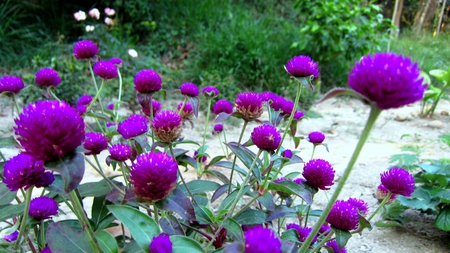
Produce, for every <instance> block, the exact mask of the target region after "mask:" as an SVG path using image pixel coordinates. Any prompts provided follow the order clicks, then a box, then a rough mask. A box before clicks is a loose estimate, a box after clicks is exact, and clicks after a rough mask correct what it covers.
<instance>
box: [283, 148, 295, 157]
mask: <svg viewBox="0 0 450 253" xmlns="http://www.w3.org/2000/svg"><path fill="white" fill-rule="evenodd" d="M281 155H282V156H283V157H284V158H289V159H291V158H292V155H293V154H292V150H290V149H286V150H284V151H283V153H281Z"/></svg>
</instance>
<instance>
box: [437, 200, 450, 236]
mask: <svg viewBox="0 0 450 253" xmlns="http://www.w3.org/2000/svg"><path fill="white" fill-rule="evenodd" d="M434 225H435V226H436V227H437V228H439V229H440V230H444V231H450V206H449V205H447V206H446V207H445V208H444V209H442V210H441V212H440V213H439V214H438V216H437V218H436V222H435V223H434Z"/></svg>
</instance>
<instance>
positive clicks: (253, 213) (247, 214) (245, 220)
mask: <svg viewBox="0 0 450 253" xmlns="http://www.w3.org/2000/svg"><path fill="white" fill-rule="evenodd" d="M266 218H267V214H266V213H265V212H263V211H260V210H254V209H247V210H245V211H243V212H242V213H241V214H239V215H238V216H237V217H234V220H235V221H236V222H238V223H239V224H242V225H254V224H262V223H264V222H265V221H266Z"/></svg>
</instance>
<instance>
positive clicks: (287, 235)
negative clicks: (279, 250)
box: [280, 228, 300, 243]
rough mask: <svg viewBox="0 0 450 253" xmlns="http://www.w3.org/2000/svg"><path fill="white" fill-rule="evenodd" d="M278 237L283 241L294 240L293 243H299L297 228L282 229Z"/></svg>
mask: <svg viewBox="0 0 450 253" xmlns="http://www.w3.org/2000/svg"><path fill="white" fill-rule="evenodd" d="M280 239H281V240H283V241H291V242H295V243H300V241H299V240H298V232H297V230H295V229H293V228H292V229H288V230H286V231H284V232H283V233H282V234H281V237H280Z"/></svg>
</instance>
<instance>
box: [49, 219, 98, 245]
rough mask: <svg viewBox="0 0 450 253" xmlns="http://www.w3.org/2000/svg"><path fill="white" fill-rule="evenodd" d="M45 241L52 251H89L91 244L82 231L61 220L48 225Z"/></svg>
mask: <svg viewBox="0 0 450 253" xmlns="http://www.w3.org/2000/svg"><path fill="white" fill-rule="evenodd" d="M46 237H47V243H48V246H49V247H50V248H51V249H52V251H53V252H67V253H89V252H92V248H91V245H90V244H89V241H88V240H87V238H86V235H85V234H84V232H82V231H77V230H75V229H73V228H71V227H70V226H69V225H67V224H64V223H62V222H55V223H50V224H49V225H48V229H47V233H46Z"/></svg>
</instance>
